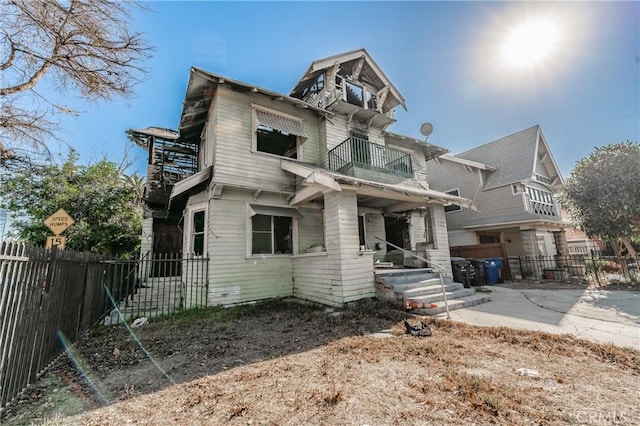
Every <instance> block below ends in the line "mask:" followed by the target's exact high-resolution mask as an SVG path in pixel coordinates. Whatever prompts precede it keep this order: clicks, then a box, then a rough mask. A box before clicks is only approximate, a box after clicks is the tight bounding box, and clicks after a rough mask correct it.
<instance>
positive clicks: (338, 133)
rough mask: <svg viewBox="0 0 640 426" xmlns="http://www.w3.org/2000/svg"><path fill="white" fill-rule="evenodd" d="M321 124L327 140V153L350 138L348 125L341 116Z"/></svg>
mask: <svg viewBox="0 0 640 426" xmlns="http://www.w3.org/2000/svg"><path fill="white" fill-rule="evenodd" d="M323 124H324V126H325V130H324V131H325V136H326V138H327V139H326V141H327V151H331V150H332V149H333V148H335V147H336V146H338V145H340V144H341V143H342V142H344V141H345V140H346V139H347V138H349V137H350V136H351V134H350V132H349V125H348V124H347V117H345V116H343V115H336V116H335V117H332V118H331V121H329V120H325V121H324V123H323ZM326 166H327V164H324V165H323V167H326Z"/></svg>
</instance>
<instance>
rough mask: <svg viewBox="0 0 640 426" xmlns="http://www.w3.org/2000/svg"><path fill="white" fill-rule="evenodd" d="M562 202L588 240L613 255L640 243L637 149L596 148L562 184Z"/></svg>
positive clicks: (635, 146)
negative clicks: (602, 245) (596, 240)
mask: <svg viewBox="0 0 640 426" xmlns="http://www.w3.org/2000/svg"><path fill="white" fill-rule="evenodd" d="M563 202H564V203H565V205H566V207H567V208H568V210H569V213H570V215H571V218H572V219H573V220H574V221H575V222H576V224H577V225H579V226H580V227H581V228H582V229H583V230H584V231H585V232H586V233H587V235H589V236H594V235H597V236H599V237H600V238H602V239H603V240H605V241H607V242H608V243H610V244H611V246H612V247H613V249H614V252H615V253H616V255H618V256H619V255H621V253H622V252H623V249H624V248H626V249H627V251H628V253H629V254H630V255H632V256H634V257H635V256H636V252H635V250H634V248H633V246H632V244H631V241H632V240H638V239H640V145H639V144H638V143H637V142H629V141H627V142H623V143H618V144H611V145H607V146H603V147H601V148H596V150H595V151H594V152H593V153H591V154H590V155H589V156H588V157H586V158H583V159H581V160H580V161H578V162H577V163H576V166H575V168H574V170H573V172H572V174H571V176H570V177H569V179H567V182H566V184H565V190H564V195H563Z"/></svg>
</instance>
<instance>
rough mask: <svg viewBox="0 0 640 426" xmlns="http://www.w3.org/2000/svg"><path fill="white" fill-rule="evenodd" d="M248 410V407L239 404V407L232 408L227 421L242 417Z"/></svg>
mask: <svg viewBox="0 0 640 426" xmlns="http://www.w3.org/2000/svg"><path fill="white" fill-rule="evenodd" d="M247 410H249V407H247V406H246V405H244V404H240V405H236V406H235V407H233V408H232V409H231V414H229V420H231V419H233V418H235V417H238V416H242V415H244V413H245V412H246V411H247Z"/></svg>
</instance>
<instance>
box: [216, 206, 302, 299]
mask: <svg viewBox="0 0 640 426" xmlns="http://www.w3.org/2000/svg"><path fill="white" fill-rule="evenodd" d="M235 195H236V196H239V195H238V194H235ZM246 201H252V199H251V198H250V196H249V194H247V197H246ZM246 223H247V204H246V202H245V201H239V200H229V199H213V200H211V201H210V203H209V209H208V225H209V229H208V239H207V243H208V249H209V250H208V251H209V255H210V257H211V261H210V266H209V298H208V302H209V305H228V304H235V303H243V302H249V301H254V300H260V299H267V298H273V297H282V296H290V295H292V294H293V280H292V277H293V271H292V261H291V257H290V256H250V257H247V256H246V247H247V246H246V244H247V242H246V238H247V230H246Z"/></svg>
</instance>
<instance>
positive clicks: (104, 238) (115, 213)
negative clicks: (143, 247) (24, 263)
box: [0, 151, 142, 257]
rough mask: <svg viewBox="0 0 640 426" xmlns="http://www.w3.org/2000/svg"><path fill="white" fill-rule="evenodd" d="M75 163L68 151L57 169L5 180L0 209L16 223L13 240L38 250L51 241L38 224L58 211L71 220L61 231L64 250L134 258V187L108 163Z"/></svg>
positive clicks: (137, 217)
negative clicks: (64, 211)
mask: <svg viewBox="0 0 640 426" xmlns="http://www.w3.org/2000/svg"><path fill="white" fill-rule="evenodd" d="M77 160H78V155H77V153H76V152H74V151H71V152H70V153H69V155H68V157H67V158H66V160H65V161H64V162H63V164H62V165H47V166H39V167H37V168H35V169H30V170H28V169H21V170H17V171H16V172H14V173H12V174H11V176H9V177H8V178H7V179H6V180H5V182H4V189H5V191H4V194H3V196H4V197H3V202H2V203H1V204H0V207H4V208H6V209H7V210H8V211H9V212H12V213H13V215H14V217H16V219H15V220H14V221H13V223H12V227H13V229H14V232H13V234H14V236H17V237H18V238H20V239H21V240H24V241H27V242H29V243H31V244H34V245H43V244H44V242H45V240H46V237H47V235H51V232H50V231H49V230H48V229H47V228H46V226H45V225H44V220H45V219H46V218H48V217H49V216H50V215H51V214H52V213H54V212H55V211H56V210H58V209H59V208H63V209H65V210H66V211H67V213H69V215H70V216H71V217H72V218H73V219H74V220H75V223H74V224H73V225H72V226H71V227H70V228H68V229H67V230H66V231H64V235H65V236H66V237H67V238H68V240H67V246H68V247H69V248H72V249H74V250H80V251H92V252H95V253H99V254H104V255H111V256H115V255H117V256H123V257H129V256H132V255H134V254H136V253H137V251H138V249H139V247H140V234H141V230H142V208H141V206H140V203H139V198H138V197H139V194H138V187H137V186H135V185H131V180H130V179H128V178H127V177H126V176H123V175H122V174H121V170H120V168H119V167H118V165H117V164H116V163H114V162H112V161H108V160H106V159H102V160H100V161H98V162H97V163H94V164H89V165H78V164H77ZM134 181H135V182H138V181H139V180H138V179H137V178H134Z"/></svg>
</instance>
